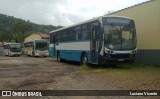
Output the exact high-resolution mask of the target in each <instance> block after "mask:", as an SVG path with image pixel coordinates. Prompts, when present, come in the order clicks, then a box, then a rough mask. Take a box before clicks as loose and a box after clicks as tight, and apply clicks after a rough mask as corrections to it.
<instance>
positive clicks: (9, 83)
mask: <svg viewBox="0 0 160 99" xmlns="http://www.w3.org/2000/svg"><path fill="white" fill-rule="evenodd" d="M159 70H160V68H156V69H155V68H147V69H143V68H140V69H139V68H138V69H136V68H134V69H132V68H131V69H130V68H103V69H99V68H94V69H92V68H87V69H86V67H81V66H79V65H78V64H75V63H70V62H68V63H67V62H57V61H56V59H55V58H50V57H49V58H34V57H25V56H21V57H0V89H1V90H11V89H12V90H22V89H25V90H160V72H159ZM76 98H78V97H76ZM83 98H84V97H83ZM90 98H91V99H92V98H93V97H90ZM154 98H156V97H154ZM40 99H43V98H40ZM45 99H46V98H45ZM47 99H51V98H47ZM60 99H63V97H61V98H60ZM73 99H74V98H73ZM80 99H81V98H80ZM86 99H88V97H87V98H86ZM96 99H105V98H104V97H100V98H98V97H96Z"/></svg>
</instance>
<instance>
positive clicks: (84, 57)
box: [81, 51, 88, 65]
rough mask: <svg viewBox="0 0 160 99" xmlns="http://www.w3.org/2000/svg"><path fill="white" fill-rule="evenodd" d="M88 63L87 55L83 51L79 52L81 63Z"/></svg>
mask: <svg viewBox="0 0 160 99" xmlns="http://www.w3.org/2000/svg"><path fill="white" fill-rule="evenodd" d="M87 64H88V56H87V53H86V52H85V51H83V52H82V53H81V65H87Z"/></svg>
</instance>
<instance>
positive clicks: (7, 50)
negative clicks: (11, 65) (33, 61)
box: [3, 43, 22, 56]
mask: <svg viewBox="0 0 160 99" xmlns="http://www.w3.org/2000/svg"><path fill="white" fill-rule="evenodd" d="M3 51H4V55H5V56H20V55H21V51H22V49H21V44H20V43H4V50H3Z"/></svg>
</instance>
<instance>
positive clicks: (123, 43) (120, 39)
mask: <svg viewBox="0 0 160 99" xmlns="http://www.w3.org/2000/svg"><path fill="white" fill-rule="evenodd" d="M136 42H137V39H136V29H135V23H134V20H133V19H131V18H126V17H116V16H101V17H98V18H93V19H91V20H88V21H86V22H83V23H80V24H77V25H73V26H69V27H65V28H62V29H58V30H54V31H51V32H50V55H51V56H56V57H57V60H58V61H60V60H62V59H64V60H70V61H77V62H81V63H83V64H86V63H90V64H104V63H108V62H119V61H133V60H134V59H135V53H136V52H137V47H136Z"/></svg>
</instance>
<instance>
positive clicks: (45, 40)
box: [24, 39, 48, 43]
mask: <svg viewBox="0 0 160 99" xmlns="http://www.w3.org/2000/svg"><path fill="white" fill-rule="evenodd" d="M34 41H44V42H48V40H47V39H38V40H31V41H26V42H24V43H27V42H34Z"/></svg>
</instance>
